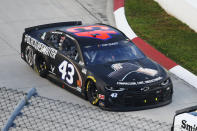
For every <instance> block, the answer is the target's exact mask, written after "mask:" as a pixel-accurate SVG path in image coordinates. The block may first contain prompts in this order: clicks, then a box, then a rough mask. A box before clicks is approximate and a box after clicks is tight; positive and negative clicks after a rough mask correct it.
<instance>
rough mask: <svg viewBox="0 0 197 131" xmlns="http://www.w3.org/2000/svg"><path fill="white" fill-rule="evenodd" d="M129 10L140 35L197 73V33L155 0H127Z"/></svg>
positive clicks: (132, 25) (130, 23)
mask: <svg viewBox="0 0 197 131" xmlns="http://www.w3.org/2000/svg"><path fill="white" fill-rule="evenodd" d="M125 11H126V17H127V20H128V23H129V25H130V26H131V28H132V29H133V30H134V32H135V33H136V34H137V35H138V36H139V37H141V38H142V39H144V40H145V41H146V42H148V43H149V44H151V45H152V46H153V47H154V48H156V49H157V50H159V51H160V52H162V53H163V54H165V55H166V56H167V57H169V58H171V59H172V60H174V61H175V62H176V63H177V64H179V65H181V66H183V67H184V68H186V69H188V70H189V71H191V72H193V73H194V74H196V75H197V33H195V32H194V31H193V30H191V29H190V28H189V27H188V26H187V25H186V24H184V23H182V22H181V21H179V20H177V19H176V18H175V17H173V16H170V15H169V14H167V13H166V12H165V11H164V10H163V9H162V8H161V7H160V6H159V5H158V4H157V3H156V2H155V1H153V0H126V1H125Z"/></svg>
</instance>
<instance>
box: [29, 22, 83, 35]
mask: <svg viewBox="0 0 197 131" xmlns="http://www.w3.org/2000/svg"><path fill="white" fill-rule="evenodd" d="M74 25H82V22H81V21H69V22H59V23H51V24H44V25H38V26H33V27H29V28H25V33H27V32H31V31H36V30H40V29H44V28H53V27H61V26H74Z"/></svg>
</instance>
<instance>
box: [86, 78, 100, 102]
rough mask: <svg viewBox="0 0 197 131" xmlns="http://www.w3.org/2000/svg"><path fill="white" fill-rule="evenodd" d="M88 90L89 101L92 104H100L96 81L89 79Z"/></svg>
mask: <svg viewBox="0 0 197 131" xmlns="http://www.w3.org/2000/svg"><path fill="white" fill-rule="evenodd" d="M86 91H87V97H88V100H89V102H90V103H91V104H92V105H98V101H99V99H98V90H97V88H96V83H95V82H93V81H91V80H90V81H88V82H87V87H86Z"/></svg>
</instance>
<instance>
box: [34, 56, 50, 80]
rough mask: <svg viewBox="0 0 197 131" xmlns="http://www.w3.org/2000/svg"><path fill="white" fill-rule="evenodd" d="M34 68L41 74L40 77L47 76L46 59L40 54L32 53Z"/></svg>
mask: <svg viewBox="0 0 197 131" xmlns="http://www.w3.org/2000/svg"><path fill="white" fill-rule="evenodd" d="M34 60H35V64H34V69H35V70H36V72H37V73H38V74H39V75H40V76H41V77H46V76H47V66H46V61H45V59H44V58H43V57H42V56H39V55H37V54H35V55H34Z"/></svg>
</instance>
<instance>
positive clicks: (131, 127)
mask: <svg viewBox="0 0 197 131" xmlns="http://www.w3.org/2000/svg"><path fill="white" fill-rule="evenodd" d="M25 95H26V93H24V92H20V91H17V90H13V89H8V88H5V87H3V88H0V129H3V127H4V126H5V124H6V122H7V120H8V118H9V117H10V114H11V113H12V111H13V110H14V108H15V106H16V105H17V104H18V102H19V101H20V100H21V99H22V98H23V97H24V96H25ZM170 126H171V125H170V124H168V123H163V122H159V121H153V120H151V119H146V118H141V117H136V116H132V115H128V114H126V113H125V112H110V111H103V110H101V109H99V108H93V107H87V106H85V105H78V104H73V103H69V102H65V101H59V100H53V99H48V98H45V97H42V96H39V95H35V96H32V97H31V99H30V100H29V101H28V104H27V105H26V106H24V108H23V109H22V111H21V113H20V114H19V115H18V116H17V117H16V119H15V120H14V124H13V125H12V127H10V128H9V130H10V131H12V130H13V131H16V130H17V131H23V130H28V131H49V130H50V131H62V130H76V131H78V130H84V131H94V130H96V131H98V130H107V131H114V130H122V131H127V130H128V131H156V130H157V131H169V130H170Z"/></svg>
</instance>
